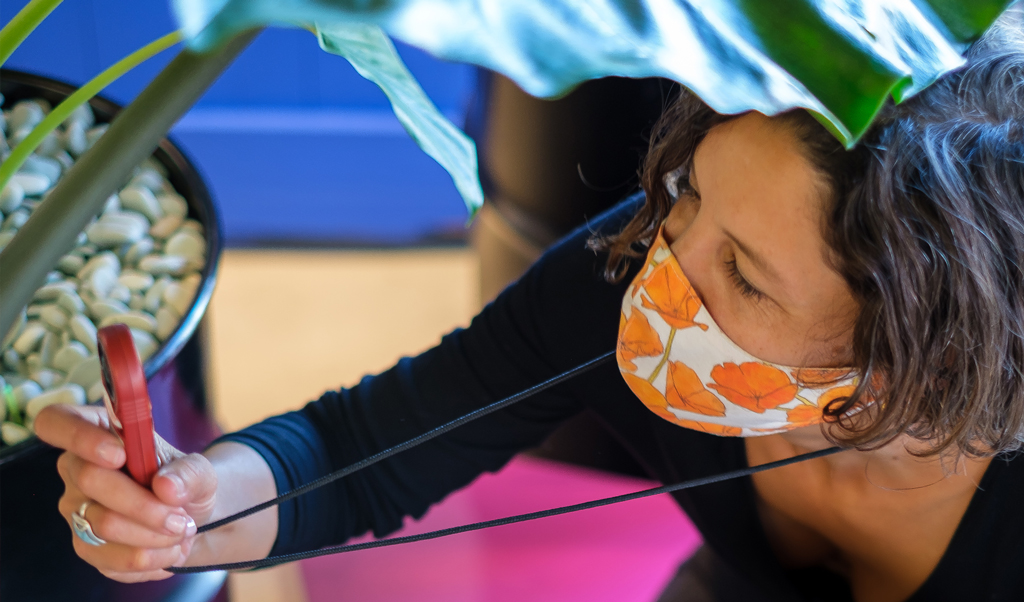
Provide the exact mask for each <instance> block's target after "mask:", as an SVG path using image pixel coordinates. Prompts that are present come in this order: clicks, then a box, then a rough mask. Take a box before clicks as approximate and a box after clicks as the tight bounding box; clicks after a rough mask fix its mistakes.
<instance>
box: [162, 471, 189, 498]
mask: <svg viewBox="0 0 1024 602" xmlns="http://www.w3.org/2000/svg"><path fill="white" fill-rule="evenodd" d="M164 476H165V477H167V480H169V481H170V482H171V484H172V485H174V495H176V496H179V497H180V496H182V495H185V482H184V481H182V480H181V477H179V476H178V475H176V474H174V473H173V472H172V473H168V474H165V475H164Z"/></svg>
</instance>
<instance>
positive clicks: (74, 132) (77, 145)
mask: <svg viewBox="0 0 1024 602" xmlns="http://www.w3.org/2000/svg"><path fill="white" fill-rule="evenodd" d="M60 142H61V144H62V145H64V148H65V149H67V151H68V152H69V153H71V154H72V155H74V156H76V157H77V156H79V155H81V154H82V153H84V152H85V151H86V149H87V148H89V141H88V140H87V139H86V137H85V126H83V125H82V124H80V123H77V122H75V123H71V124H70V125H68V127H66V128H64V133H63V134H61V136H60Z"/></svg>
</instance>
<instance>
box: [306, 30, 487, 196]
mask: <svg viewBox="0 0 1024 602" xmlns="http://www.w3.org/2000/svg"><path fill="white" fill-rule="evenodd" d="M316 33H317V38H318V39H319V40H320V47H321V48H323V49H324V50H326V51H327V52H330V53H332V54H337V55H340V56H343V57H345V58H346V59H348V61H349V62H350V63H352V66H353V67H355V68H356V71H358V72H359V74H360V75H362V76H363V77H365V78H366V79H368V80H370V81H372V82H373V83H375V84H377V85H378V86H380V89H381V90H383V91H384V93H385V94H387V96H388V99H389V100H390V101H391V106H392V108H393V109H394V111H395V116H397V117H398V120H399V121H401V122H402V126H404V127H405V131H407V132H409V135H410V136H412V138H413V140H415V141H416V143H417V144H419V145H420V148H422V149H423V151H424V152H426V153H427V154H428V155H430V156H431V157H433V158H434V160H436V161H437V162H438V163H440V164H441V166H442V167H444V168H445V169H446V170H447V171H448V173H449V175H451V177H452V181H454V182H455V187H456V188H457V189H458V191H459V194H461V195H462V198H463V200H464V201H465V202H466V207H467V208H468V209H469V213H470V215H473V214H475V213H476V211H477V209H479V208H480V207H481V206H482V205H483V202H484V192H483V189H482V188H481V187H480V180H479V177H478V176H477V157H476V145H475V144H473V141H472V140H470V138H469V137H468V136H466V135H465V134H463V133H462V131H461V130H459V128H457V127H455V126H454V125H453V124H452V123H451V122H450V121H448V119H446V118H445V117H444V115H442V114H441V112H440V111H438V110H437V107H435V106H434V103H432V102H431V101H430V98H428V97H427V95H426V93H424V92H423V89H422V88H420V85H419V84H418V83H417V82H416V79H415V78H414V77H413V76H412V74H411V73H409V70H408V69H406V68H405V64H404V63H402V59H401V58H400V57H399V56H398V53H397V52H396V51H395V47H394V45H392V43H391V40H390V39H389V38H388V36H387V34H385V33H384V32H383V31H382V30H381V28H380V27H377V26H376V25H367V24H363V23H337V24H334V25H327V26H320V25H319V24H317V27H316Z"/></svg>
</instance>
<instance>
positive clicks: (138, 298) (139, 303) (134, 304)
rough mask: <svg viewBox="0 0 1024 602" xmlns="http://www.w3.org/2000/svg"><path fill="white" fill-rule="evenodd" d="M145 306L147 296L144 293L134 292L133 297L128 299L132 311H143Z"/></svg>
mask: <svg viewBox="0 0 1024 602" xmlns="http://www.w3.org/2000/svg"><path fill="white" fill-rule="evenodd" d="M145 307H146V298H145V297H143V296H142V293H141V292H138V293H132V298H131V299H129V300H128V309H130V310H132V311H142V310H143V309H145Z"/></svg>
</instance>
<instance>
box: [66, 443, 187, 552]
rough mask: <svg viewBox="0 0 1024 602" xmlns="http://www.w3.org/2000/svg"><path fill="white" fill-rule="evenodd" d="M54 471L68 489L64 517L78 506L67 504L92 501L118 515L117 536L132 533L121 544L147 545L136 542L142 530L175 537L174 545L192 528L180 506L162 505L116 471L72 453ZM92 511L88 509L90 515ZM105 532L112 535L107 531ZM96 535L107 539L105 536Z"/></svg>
mask: <svg viewBox="0 0 1024 602" xmlns="http://www.w3.org/2000/svg"><path fill="white" fill-rule="evenodd" d="M57 471H58V472H59V473H60V476H61V478H63V479H64V482H65V483H66V484H67V486H68V489H67V491H66V493H65V496H64V497H63V498H61V504H62V506H61V512H62V513H63V514H64V515H65V517H67V516H70V514H71V511H73V510H76V509H77V506H74V507H68V505H69V504H70V505H71V506H73V505H74V503H76V502H77V503H79V504H81V502H82V501H85V500H91V501H94V502H95V503H96V504H98V505H99V506H102V507H104V508H106V509H110V510H112V511H113V512H115V513H117V514H118V515H121V517H122V518H119V519H118V520H115V521H114V524H113V526H114V527H116V528H117V529H118V531H116V533H126V534H127V533H132V534H134V535H133V537H135V539H132V540H131V541H130V542H129V541H125V542H124V543H134V545H146V542H147V541H150V540H147V539H145V538H143V539H139V537H141V536H139V535H138V533H139V532H140V531H142V530H147V531H150V532H151V533H152V535H151V536H147V537H153V538H155V537H157V536H161V535H162V536H164V537H170V538H174V543H177V542H178V541H180V540H181V538H182V537H184V536H185V535H186V534H187V532H188V531H189V529H192V530H194V529H195V523H194V522H191V518H189V516H188V515H187V514H186V513H185V511H184V510H183V509H182V508H181V507H179V506H170V505H167V504H164V503H162V502H161V501H160V500H158V499H157V498H156V496H154V495H153V493H152V492H151V491H149V490H147V489H145V488H144V487H142V486H141V485H139V484H138V483H136V482H135V481H133V480H132V479H131V477H129V476H128V475H126V474H124V473H123V472H121V471H119V470H111V469H108V468H103V467H101V466H97V465H96V464H92V463H90V462H86V461H85V460H83V459H82V458H80V457H78V456H76V455H74V454H72V453H64V454H61V456H60V458H59V459H58V460H57ZM92 508H93V507H92V506H90V509H89V511H90V512H92ZM122 519H123V520H122ZM90 520H91V519H90ZM128 523H134V525H135V527H136V528H130V527H129V525H128ZM190 523H191V525H190ZM94 526H95V523H94ZM104 533H107V534H111V533H110V532H108V531H104ZM97 535H100V537H103V538H104V539H106V535H102V534H100V533H97ZM111 535H112V534H111ZM115 539H117V538H115ZM151 541H153V542H165V543H162V544H160V543H157V544H155V545H169V543H171V542H168V541H166V540H161V539H152V540H151Z"/></svg>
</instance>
